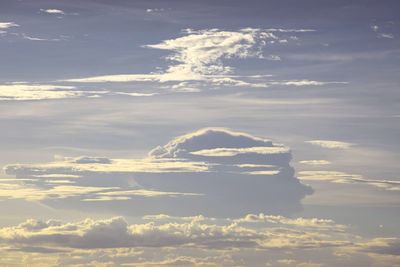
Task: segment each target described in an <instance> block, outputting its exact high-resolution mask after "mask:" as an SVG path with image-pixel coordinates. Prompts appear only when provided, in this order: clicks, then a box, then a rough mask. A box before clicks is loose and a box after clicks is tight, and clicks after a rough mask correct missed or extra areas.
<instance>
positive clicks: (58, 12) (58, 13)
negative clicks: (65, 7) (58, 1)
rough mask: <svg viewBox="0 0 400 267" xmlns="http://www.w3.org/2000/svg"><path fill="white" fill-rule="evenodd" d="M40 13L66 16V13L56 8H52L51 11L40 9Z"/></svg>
mask: <svg viewBox="0 0 400 267" xmlns="http://www.w3.org/2000/svg"><path fill="white" fill-rule="evenodd" d="M40 11H42V12H44V13H47V14H54V15H65V12H64V11H62V10H61V9H55V8H50V9H40Z"/></svg>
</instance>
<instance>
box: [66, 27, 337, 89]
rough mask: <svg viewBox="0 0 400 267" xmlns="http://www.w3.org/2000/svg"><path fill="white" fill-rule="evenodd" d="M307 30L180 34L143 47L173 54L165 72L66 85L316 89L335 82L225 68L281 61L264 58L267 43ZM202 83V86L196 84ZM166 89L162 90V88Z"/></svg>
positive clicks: (127, 75) (286, 40)
mask: <svg viewBox="0 0 400 267" xmlns="http://www.w3.org/2000/svg"><path fill="white" fill-rule="evenodd" d="M311 31H313V30H310V29H258V28H244V29H240V30H238V31H224V30H220V29H206V30H192V29H186V30H185V31H183V33H184V34H185V35H184V36H181V37H177V38H174V39H169V40H165V41H163V42H161V43H158V44H151V45H145V46H144V47H147V48H153V49H161V50H167V51H172V54H170V55H169V56H168V57H167V60H168V61H169V62H170V65H169V66H167V67H166V69H165V70H163V71H160V72H153V73H148V74H115V75H102V76H94V77H85V78H76V79H67V80H65V81H68V82H79V83H105V82H158V83H164V84H167V86H168V87H169V88H170V89H171V90H173V91H181V92H197V91H199V90H201V89H204V88H220V87H223V86H233V87H247V88H266V87H268V86H270V85H294V86H305V85H312V86H319V85H325V84H330V83H337V82H319V81H313V80H293V81H291V80H289V81H282V82H281V81H268V80H267V79H265V76H263V75H259V76H258V77H256V76H255V75H249V76H240V75H235V73H234V72H235V69H234V68H232V67H230V66H228V65H226V64H225V63H226V61H227V60H229V59H233V58H239V59H246V58H259V59H268V60H281V58H280V57H279V56H278V55H267V56H265V55H263V49H264V47H265V46H267V45H268V43H270V42H272V41H273V42H274V43H276V42H278V43H287V42H289V41H288V39H286V38H283V37H282V38H281V37H279V34H281V33H288V32H298V33H305V32H311ZM199 82H201V83H199ZM164 87H165V86H164Z"/></svg>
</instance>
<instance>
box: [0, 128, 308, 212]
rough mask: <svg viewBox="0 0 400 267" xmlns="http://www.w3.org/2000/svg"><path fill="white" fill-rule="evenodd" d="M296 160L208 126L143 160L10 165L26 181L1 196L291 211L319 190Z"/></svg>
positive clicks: (160, 208)
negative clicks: (302, 175)
mask: <svg viewBox="0 0 400 267" xmlns="http://www.w3.org/2000/svg"><path fill="white" fill-rule="evenodd" d="M290 160H291V152H290V150H289V148H287V147H285V146H283V145H281V144H275V143H273V142H272V141H270V140H266V139H262V138H258V137H254V136H251V135H249V134H245V133H240V132H233V131H230V130H227V129H223V128H206V129H201V130H199V131H196V132H193V133H189V134H186V135H183V136H180V137H177V138H175V139H173V140H172V141H170V142H169V143H167V144H166V145H165V146H160V147H157V148H155V149H153V150H152V151H151V152H150V153H149V156H148V157H146V158H144V159H139V160H132V159H108V158H104V157H87V156H85V157H79V158H63V159H60V160H57V161H55V162H51V163H47V164H33V165H9V166H7V167H6V172H7V173H8V174H10V175H15V176H16V181H21V182H23V185H20V184H19V185H17V184H10V181H9V180H7V183H8V184H4V183H3V186H2V188H3V189H2V190H1V191H0V197H3V198H25V199H27V200H40V201H43V202H44V203H47V204H49V205H57V206H58V207H66V206H70V205H73V206H74V208H91V209H93V208H99V209H104V208H106V209H112V210H119V211H121V212H123V213H125V214H127V213H128V214H149V213H168V214H172V215H190V214H198V213H201V214H205V215H212V216H242V215H243V214H247V213H250V212H269V213H271V212H272V213H279V214H289V213H291V212H294V211H297V210H299V209H301V199H302V198H304V196H305V195H307V194H310V193H311V192H312V190H311V188H310V187H308V186H305V185H303V184H301V183H300V181H299V180H298V179H297V178H296V177H295V176H294V170H293V168H292V167H291V166H290V165H289V163H290ZM0 181H1V180H0ZM249 192H251V194H249ZM121 201H128V202H130V203H131V204H132V205H127V204H126V203H125V204H124V205H120V204H121Z"/></svg>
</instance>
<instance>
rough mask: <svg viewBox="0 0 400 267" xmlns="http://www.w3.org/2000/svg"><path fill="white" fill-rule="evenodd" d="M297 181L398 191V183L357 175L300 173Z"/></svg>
mask: <svg viewBox="0 0 400 267" xmlns="http://www.w3.org/2000/svg"><path fill="white" fill-rule="evenodd" d="M298 175H299V179H300V180H304V181H325V182H332V183H341V184H359V185H369V186H372V187H375V188H381V189H385V190H389V191H400V181H390V180H374V179H366V178H364V177H363V176H362V175H359V174H350V173H345V172H338V171H301V172H299V174H298Z"/></svg>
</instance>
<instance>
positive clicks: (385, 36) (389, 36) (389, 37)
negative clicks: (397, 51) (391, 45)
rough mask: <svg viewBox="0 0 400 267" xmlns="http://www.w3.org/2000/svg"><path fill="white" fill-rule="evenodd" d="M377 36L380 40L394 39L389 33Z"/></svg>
mask: <svg viewBox="0 0 400 267" xmlns="http://www.w3.org/2000/svg"><path fill="white" fill-rule="evenodd" d="M378 36H379V37H382V38H388V39H394V35H393V34H390V33H381V34H379V35H378Z"/></svg>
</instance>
